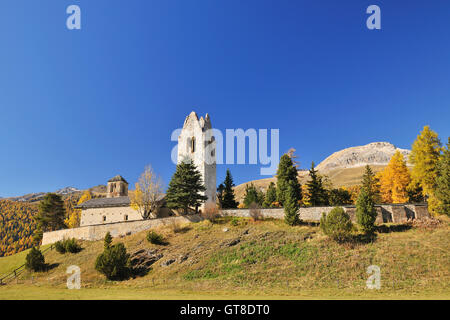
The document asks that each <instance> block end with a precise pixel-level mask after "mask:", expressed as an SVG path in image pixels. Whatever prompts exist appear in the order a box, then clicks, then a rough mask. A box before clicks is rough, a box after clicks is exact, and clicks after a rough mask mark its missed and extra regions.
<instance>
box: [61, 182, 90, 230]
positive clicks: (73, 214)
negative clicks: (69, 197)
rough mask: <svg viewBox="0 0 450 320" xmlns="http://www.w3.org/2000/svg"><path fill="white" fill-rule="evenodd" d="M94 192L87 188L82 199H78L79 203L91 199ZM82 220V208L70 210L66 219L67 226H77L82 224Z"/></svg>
mask: <svg viewBox="0 0 450 320" xmlns="http://www.w3.org/2000/svg"><path fill="white" fill-rule="evenodd" d="M91 199H92V194H91V192H90V191H89V190H85V191H84V192H83V194H82V195H81V197H80V200H78V203H77V204H78V205H80V204H82V203H84V202H86V201H88V200H91ZM80 221H81V210H80V209H73V210H71V211H70V212H69V216H68V218H67V219H66V220H65V221H64V223H65V224H66V226H67V227H68V228H77V227H79V226H80Z"/></svg>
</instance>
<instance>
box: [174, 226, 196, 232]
mask: <svg viewBox="0 0 450 320" xmlns="http://www.w3.org/2000/svg"><path fill="white" fill-rule="evenodd" d="M190 230H192V227H190V226H183V227H180V228H177V229H176V230H174V232H175V233H186V232H188V231H190Z"/></svg>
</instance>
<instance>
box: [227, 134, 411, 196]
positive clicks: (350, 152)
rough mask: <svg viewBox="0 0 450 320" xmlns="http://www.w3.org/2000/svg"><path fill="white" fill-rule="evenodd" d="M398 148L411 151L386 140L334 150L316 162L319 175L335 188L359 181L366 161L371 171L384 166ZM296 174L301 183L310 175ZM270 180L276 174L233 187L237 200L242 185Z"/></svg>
mask: <svg viewBox="0 0 450 320" xmlns="http://www.w3.org/2000/svg"><path fill="white" fill-rule="evenodd" d="M397 150H398V151H400V152H401V153H402V154H403V155H404V156H405V158H408V157H409V154H410V151H409V150H406V149H399V148H396V147H395V146H394V145H393V144H391V143H388V142H373V143H369V144H367V145H365V146H358V147H351V148H346V149H343V150H340V151H337V152H335V153H333V154H332V155H330V156H329V157H327V158H326V159H325V160H323V161H322V162H321V163H319V164H318V165H317V166H316V169H317V170H318V171H319V173H320V174H322V175H327V176H328V177H329V178H330V181H331V183H332V184H333V186H334V187H335V188H339V187H349V186H354V185H357V184H360V181H361V178H362V175H363V173H364V167H365V166H366V165H369V166H370V167H371V168H372V170H373V171H374V172H378V171H381V170H383V169H384V168H385V167H386V165H387V164H388V163H389V160H390V159H391V157H392V156H393V155H394V153H395V152H396V151H397ZM298 177H299V180H300V182H301V184H305V183H306V182H307V181H308V179H309V174H308V171H299V172H298ZM270 182H274V183H276V177H271V178H265V179H259V180H253V181H249V182H246V183H243V184H240V185H237V186H236V187H235V189H234V190H235V194H236V198H237V199H238V201H241V202H242V200H243V198H244V194H245V185H246V184H249V183H253V184H254V185H255V186H256V187H257V188H260V189H262V190H266V189H267V187H268V186H269V184H270Z"/></svg>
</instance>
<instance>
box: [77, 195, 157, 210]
mask: <svg viewBox="0 0 450 320" xmlns="http://www.w3.org/2000/svg"><path fill="white" fill-rule="evenodd" d="M165 197H166V195H165V194H162V195H161V197H160V199H159V201H163V205H164V203H165ZM130 204H131V201H130V198H129V197H128V196H123V197H115V198H95V199H91V200H88V201H86V202H83V203H82V204H79V205H77V206H76V207H75V208H76V209H90V208H112V207H129V206H130Z"/></svg>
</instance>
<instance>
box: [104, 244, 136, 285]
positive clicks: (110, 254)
mask: <svg viewBox="0 0 450 320" xmlns="http://www.w3.org/2000/svg"><path fill="white" fill-rule="evenodd" d="M95 269H96V270H97V271H98V272H100V273H102V274H104V275H105V276H106V278H107V279H109V280H122V279H128V278H129V277H130V275H131V268H130V255H129V254H128V253H127V250H126V249H125V246H124V244H123V243H118V244H115V245H112V246H111V247H109V248H106V249H105V250H104V251H103V253H101V254H100V255H99V256H98V257H97V259H96V261H95Z"/></svg>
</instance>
